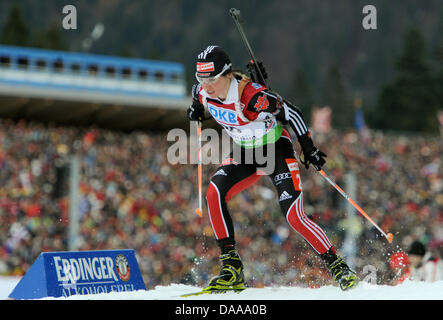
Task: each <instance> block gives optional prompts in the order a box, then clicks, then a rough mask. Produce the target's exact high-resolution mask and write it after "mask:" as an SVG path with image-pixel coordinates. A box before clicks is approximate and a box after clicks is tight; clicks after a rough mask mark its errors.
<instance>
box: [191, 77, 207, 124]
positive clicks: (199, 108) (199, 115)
mask: <svg viewBox="0 0 443 320" xmlns="http://www.w3.org/2000/svg"><path fill="white" fill-rule="evenodd" d="M199 91H200V84H194V85H193V86H192V89H191V95H192V105H191V106H190V107H189V108H188V118H189V120H191V121H203V120H204V119H203V117H204V115H205V108H204V107H203V105H202V104H201V103H200V100H199V99H198V93H199Z"/></svg>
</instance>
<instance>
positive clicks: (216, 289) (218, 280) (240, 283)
mask: <svg viewBox="0 0 443 320" xmlns="http://www.w3.org/2000/svg"><path fill="white" fill-rule="evenodd" d="M220 260H221V262H222V268H221V270H220V273H219V274H218V275H217V276H215V277H213V278H212V279H211V280H210V281H209V285H208V286H207V287H206V288H205V289H203V291H210V292H211V293H224V292H227V291H236V292H240V291H243V290H244V289H246V285H245V279H244V275H243V264H242V262H241V260H240V256H239V254H238V252H237V250H235V249H232V250H230V251H229V252H227V253H225V254H222V255H221V256H220Z"/></svg>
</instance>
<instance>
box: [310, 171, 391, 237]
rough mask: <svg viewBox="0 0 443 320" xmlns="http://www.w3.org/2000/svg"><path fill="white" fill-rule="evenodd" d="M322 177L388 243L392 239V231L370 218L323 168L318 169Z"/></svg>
mask: <svg viewBox="0 0 443 320" xmlns="http://www.w3.org/2000/svg"><path fill="white" fill-rule="evenodd" d="M318 172H319V173H320V174H321V175H322V176H323V178H325V179H326V181H328V182H329V183H330V184H331V185H332V186H333V187H334V188H335V189H336V190H337V191H338V192H340V194H341V195H342V196H343V197H344V198H345V199H346V200H348V202H349V203H350V204H352V206H353V207H354V208H355V209H357V210H358V212H360V213H361V215H362V216H363V217H365V218H366V219H367V220H368V221H369V222H370V223H372V224H373V225H374V227H376V228H377V230H378V231H380V232H381V234H382V235H383V236H384V237H385V238H386V240H388V242H389V243H391V242H392V239H394V235H393V234H392V233H387V234H386V233H385V232H384V231H383V230H382V229H381V228H380V227H379V226H378V225H377V224H376V223H375V222H374V221H373V220H372V219H371V217H369V216H368V214H367V213H366V212H365V211H364V210H363V209H362V208H360V206H359V205H358V204H357V203H356V202H355V201H354V200H352V198H351V197H350V196H348V195H347V194H346V193H345V192H344V191H343V189H342V188H340V187H339V186H338V185H337V183H335V182H334V181H332V180H331V178H329V176H328V175H327V174H326V172H324V171H323V170H319V171H318Z"/></svg>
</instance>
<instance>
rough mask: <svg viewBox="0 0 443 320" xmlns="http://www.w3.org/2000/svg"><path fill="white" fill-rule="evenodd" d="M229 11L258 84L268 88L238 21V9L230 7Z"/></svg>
mask: <svg viewBox="0 0 443 320" xmlns="http://www.w3.org/2000/svg"><path fill="white" fill-rule="evenodd" d="M229 13H230V14H231V17H232V19H234V23H235V25H236V27H237V29H238V32H240V36H241V38H242V40H243V43H244V44H245V46H246V49H247V50H248V52H249V55H250V56H251V64H252V65H253V66H254V69H255V72H256V73H257V77H258V79H257V80H258V82H259V83H260V84H262V85H264V86H265V87H268V88H269V86H268V85H267V84H266V82H265V78H264V76H263V74H262V72H261V70H260V67H259V66H258V63H257V60H256V59H255V55H254V52H252V49H251V46H250V45H249V41H248V38H246V34H245V31H244V30H243V27H242V25H241V23H240V19H241V18H240V10H238V9H235V8H231V9H230V10H229Z"/></svg>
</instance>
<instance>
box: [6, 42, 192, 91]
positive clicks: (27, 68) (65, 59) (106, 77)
mask: <svg viewBox="0 0 443 320" xmlns="http://www.w3.org/2000/svg"><path fill="white" fill-rule="evenodd" d="M0 82H7V83H16V84H20V85H33V86H44V87H61V88H66V89H79V90H97V91H105V92H108V93H130V94H132V93H137V94H144V95H154V96H164V97H171V98H172V97H177V98H182V97H184V96H185V94H186V83H185V68H184V65H183V64H181V63H176V62H163V61H154V60H145V59H134V58H122V57H114V56H107V55H97V54H87V53H73V52H64V51H54V50H46V49H36V48H25V47H15V46H5V45H0Z"/></svg>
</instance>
